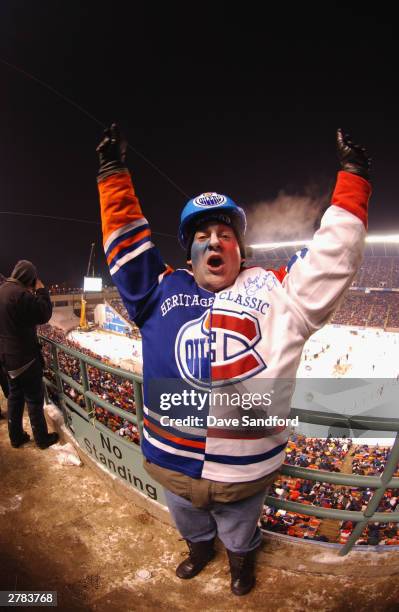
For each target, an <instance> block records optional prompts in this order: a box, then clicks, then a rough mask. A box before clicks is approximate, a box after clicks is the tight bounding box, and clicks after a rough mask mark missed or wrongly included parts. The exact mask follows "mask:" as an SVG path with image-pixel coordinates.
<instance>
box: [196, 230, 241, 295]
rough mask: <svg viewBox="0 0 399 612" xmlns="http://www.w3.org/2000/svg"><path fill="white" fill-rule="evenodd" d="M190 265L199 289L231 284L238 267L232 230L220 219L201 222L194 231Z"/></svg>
mask: <svg viewBox="0 0 399 612" xmlns="http://www.w3.org/2000/svg"><path fill="white" fill-rule="evenodd" d="M191 265H192V269H193V274H194V278H195V280H196V282H197V283H198V285H199V286H200V287H202V288H203V289H207V290H208V291H212V292H216V291H221V290H222V289H225V288H226V287H229V286H230V285H232V284H233V283H234V281H235V279H236V278H237V276H238V274H239V272H240V268H241V254H240V247H239V244H238V241H237V237H236V235H235V233H234V230H233V229H232V228H231V227H230V226H228V225H226V224H224V223H218V222H215V221H209V222H208V223H204V225H203V226H202V227H201V229H199V230H198V231H197V232H196V233H195V235H194V240H193V243H192V246H191Z"/></svg>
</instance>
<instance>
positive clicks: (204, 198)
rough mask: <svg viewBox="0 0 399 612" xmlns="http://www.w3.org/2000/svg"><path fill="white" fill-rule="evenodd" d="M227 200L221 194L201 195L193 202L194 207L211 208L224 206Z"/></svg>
mask: <svg viewBox="0 0 399 612" xmlns="http://www.w3.org/2000/svg"><path fill="white" fill-rule="evenodd" d="M226 202H227V198H226V196H224V195H221V194H220V193H213V192H212V193H201V195H199V196H198V197H197V198H195V199H194V200H193V204H194V206H199V207H200V208H211V207H213V206H222V205H223V204H226Z"/></svg>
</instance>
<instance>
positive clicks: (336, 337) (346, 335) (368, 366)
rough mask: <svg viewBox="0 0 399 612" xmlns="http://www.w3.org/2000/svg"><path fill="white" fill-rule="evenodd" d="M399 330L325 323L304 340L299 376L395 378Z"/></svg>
mask: <svg viewBox="0 0 399 612" xmlns="http://www.w3.org/2000/svg"><path fill="white" fill-rule="evenodd" d="M398 375H399V334H398V333H394V332H385V331H384V330H382V329H372V328H367V329H359V328H358V327H350V326H346V325H340V326H338V325H326V326H325V327H323V328H322V329H321V330H320V331H318V332H316V333H315V334H313V336H311V338H309V340H308V341H307V343H306V344H305V347H304V350H303V353H302V358H301V363H300V366H299V368H298V373H297V376H298V378H309V377H312V378H330V377H336V378H396V377H397V376H398Z"/></svg>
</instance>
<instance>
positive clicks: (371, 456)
mask: <svg viewBox="0 0 399 612" xmlns="http://www.w3.org/2000/svg"><path fill="white" fill-rule="evenodd" d="M389 451H390V448H389V447H383V446H382V447H379V446H368V445H367V444H365V445H363V446H360V447H358V448H357V449H356V454H355V455H354V458H353V462H352V472H353V473H354V474H360V475H361V476H379V475H380V474H382V472H383V471H384V466H385V464H386V461H387V459H388V455H389ZM397 475H398V476H399V472H398V474H397Z"/></svg>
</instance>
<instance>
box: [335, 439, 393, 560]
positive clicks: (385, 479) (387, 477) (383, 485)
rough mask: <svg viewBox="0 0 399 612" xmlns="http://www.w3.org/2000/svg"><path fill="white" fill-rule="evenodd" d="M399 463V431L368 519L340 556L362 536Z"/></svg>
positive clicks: (344, 547) (375, 493) (341, 550)
mask: <svg viewBox="0 0 399 612" xmlns="http://www.w3.org/2000/svg"><path fill="white" fill-rule="evenodd" d="M398 463H399V433H398V434H396V439H395V442H394V444H393V446H392V450H391V452H390V454H389V459H388V461H387V462H386V464H385V468H384V471H383V473H382V474H381V485H380V487H379V488H378V489H376V490H375V492H374V495H372V497H371V498H370V500H369V503H368V504H367V508H366V509H365V511H364V514H363V516H364V517H365V519H366V520H364V521H360V522H359V523H358V524H357V525H356V527H355V528H354V530H353V531H352V533H351V535H350V536H349V538H348V540H347V542H346V544H345V545H344V546H343V547H342V548H341V549H340V551H339V553H338V554H339V556H340V557H343V556H344V555H346V554H347V553H348V552H349V551H350V550H351V548H352V547H353V546H354V544H355V543H356V541H357V540H358V538H359V537H360V536H361V534H362V532H363V529H364V528H365V527H366V526H367V524H368V523H369V522H370V518H372V516H373V514H374V512H375V511H376V510H377V508H378V506H379V503H380V501H381V499H382V498H383V497H384V494H385V491H386V489H387V484H388V483H389V481H390V480H391V478H392V476H393V475H394V473H395V470H396V468H397V465H398ZM387 522H388V523H389V512H387Z"/></svg>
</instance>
